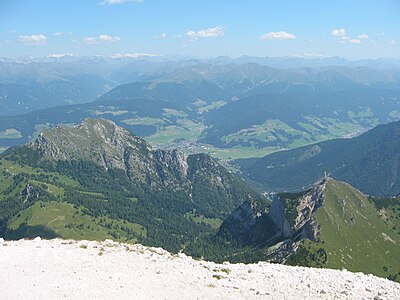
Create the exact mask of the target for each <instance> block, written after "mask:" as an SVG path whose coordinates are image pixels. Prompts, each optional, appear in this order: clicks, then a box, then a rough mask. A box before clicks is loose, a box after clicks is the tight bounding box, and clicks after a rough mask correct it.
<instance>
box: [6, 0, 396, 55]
mask: <svg viewBox="0 0 400 300" xmlns="http://www.w3.org/2000/svg"><path fill="white" fill-rule="evenodd" d="M65 54H68V55H106V56H114V57H124V56H130V57H136V56H138V55H163V56H167V55H182V56H194V57H204V58H208V57H216V56H224V55H227V56H231V57H239V56H241V55H250V56H262V57H264V56H299V57H326V56H342V57H345V58H348V59H364V58H379V57H383V58H400V0H332V1H327V0H318V1H317V0H313V1H311V0H292V1H290V0H288V1H283V0H279V1H278V0H276V1H268V0H263V1H261V0H260V1H258V0H247V1H243V0H229V1H228V0H213V1H209V0H199V1H194V0H186V1H180V0H175V1H174V0H0V57H10V58H16V57H27V56H33V57H45V56H53V57H57V56H62V55H65Z"/></svg>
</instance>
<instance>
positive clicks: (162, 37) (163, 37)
mask: <svg viewBox="0 0 400 300" xmlns="http://www.w3.org/2000/svg"><path fill="white" fill-rule="evenodd" d="M167 37H168V34H166V33H160V34H159V35H157V36H156V37H155V38H156V39H166V38H167Z"/></svg>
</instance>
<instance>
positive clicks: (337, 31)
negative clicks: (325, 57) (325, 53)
mask: <svg viewBox="0 0 400 300" xmlns="http://www.w3.org/2000/svg"><path fill="white" fill-rule="evenodd" d="M331 35H333V36H336V37H346V36H347V33H346V30H345V29H344V28H340V29H333V30H332V31H331Z"/></svg>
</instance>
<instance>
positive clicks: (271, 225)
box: [219, 179, 327, 262]
mask: <svg viewBox="0 0 400 300" xmlns="http://www.w3.org/2000/svg"><path fill="white" fill-rule="evenodd" d="M326 182H327V179H324V180H322V181H321V182H318V183H316V184H315V186H314V187H313V188H312V189H311V190H310V191H309V192H308V193H306V194H305V195H303V196H302V197H300V198H299V199H296V200H294V201H298V204H297V205H296V212H297V214H296V218H295V221H294V224H292V226H291V225H290V223H289V221H288V220H287V217H286V209H287V208H286V207H285V203H284V201H283V199H282V198H280V197H279V195H277V194H274V195H272V202H271V205H270V207H269V208H266V207H265V206H262V205H261V204H260V203H259V202H258V201H255V200H253V199H247V200H246V201H245V202H244V203H243V204H242V205H240V206H239V207H238V208H237V209H236V210H235V211H234V212H233V213H232V214H231V215H230V216H229V218H228V219H226V220H225V221H224V222H223V223H222V225H221V229H220V231H219V234H220V235H222V236H224V237H226V238H230V239H233V240H235V241H238V242H240V243H242V244H244V245H251V246H257V247H267V248H268V249H266V252H267V253H268V255H269V256H270V257H271V260H273V261H276V262H283V261H285V259H286V258H287V257H288V256H289V255H290V254H292V253H293V252H294V251H296V250H297V247H298V242H299V241H301V240H303V239H305V238H308V239H310V240H312V241H318V240H319V232H320V231H319V226H318V224H317V222H316V220H315V213H316V212H317V210H318V208H320V207H321V206H322V204H323V201H324V191H325V186H326Z"/></svg>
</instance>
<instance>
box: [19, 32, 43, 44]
mask: <svg viewBox="0 0 400 300" xmlns="http://www.w3.org/2000/svg"><path fill="white" fill-rule="evenodd" d="M19 40H20V41H21V42H22V43H24V44H26V45H45V44H46V41H47V38H46V36H45V35H43V34H32V35H20V36H19Z"/></svg>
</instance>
